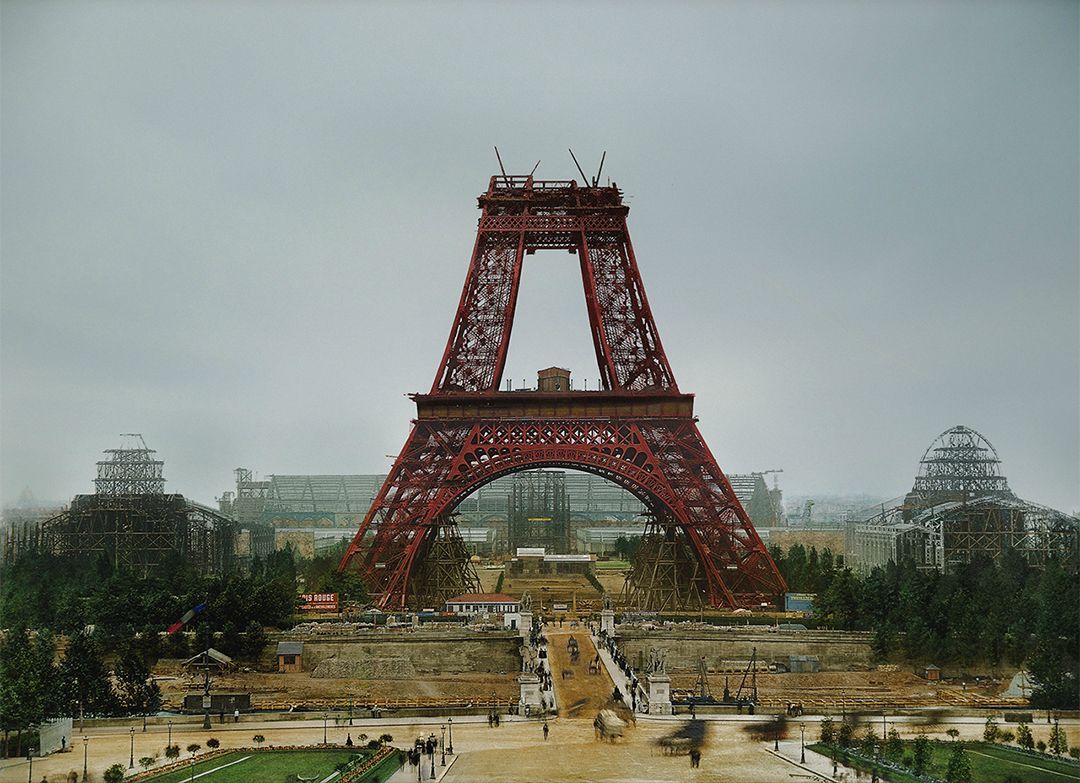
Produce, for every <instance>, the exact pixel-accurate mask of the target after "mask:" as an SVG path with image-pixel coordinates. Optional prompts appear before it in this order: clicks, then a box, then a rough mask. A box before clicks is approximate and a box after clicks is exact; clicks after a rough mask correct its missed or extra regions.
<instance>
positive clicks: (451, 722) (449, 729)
mask: <svg viewBox="0 0 1080 783" xmlns="http://www.w3.org/2000/svg"><path fill="white" fill-rule="evenodd" d="M446 730H447V732H448V734H449V736H450V748H449V750H450V755H451V756H453V755H454V718H453V717H449V718H447V719H446Z"/></svg>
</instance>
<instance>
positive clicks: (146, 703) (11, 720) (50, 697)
mask: <svg viewBox="0 0 1080 783" xmlns="http://www.w3.org/2000/svg"><path fill="white" fill-rule="evenodd" d="M56 649H57V644H56V640H55V639H54V638H53V636H52V634H51V633H49V632H48V631H38V632H31V631H28V630H25V629H23V630H18V631H10V632H8V633H6V634H4V635H3V637H0V729H2V730H3V732H4V755H5V756H7V755H9V751H11V750H12V747H11V743H12V741H14V752H15V753H16V754H19V755H21V753H22V744H23V743H22V740H23V735H24V734H25V733H26V732H27V731H28V730H29V729H30V727H32V726H36V725H39V724H40V723H42V722H44V721H46V720H48V719H50V718H53V717H56V716H58V715H70V716H73V717H76V718H78V717H81V716H93V715H148V714H150V713H153V712H157V711H158V709H160V707H161V689H160V688H159V687H158V684H157V683H156V682H154V680H153V679H152V678H151V676H150V664H149V662H148V661H147V660H146V659H145V658H144V657H143V655H142V654H141V652H140V651H139V650H138V649H137V647H135V646H134V645H129V646H127V647H126V648H125V649H123V650H121V651H120V653H119V654H118V655H117V656H116V657H115V660H114V663H113V667H112V669H111V670H110V669H109V668H108V667H107V666H106V664H105V659H104V656H103V654H102V650H101V646H100V644H99V643H98V642H97V641H95V639H94V638H93V637H92V636H91V635H90V634H89V633H86V632H80V633H77V634H74V635H73V636H71V637H70V638H69V639H68V643H67V646H66V648H65V649H64V652H63V655H62V657H61V658H60V661H59V663H56V662H55V661H56ZM12 735H14V736H12Z"/></svg>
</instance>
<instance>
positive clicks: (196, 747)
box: [187, 742, 202, 756]
mask: <svg viewBox="0 0 1080 783" xmlns="http://www.w3.org/2000/svg"><path fill="white" fill-rule="evenodd" d="M200 750H202V745H200V744H199V743H198V742H192V743H191V744H190V745H188V746H187V752H188V753H190V754H191V755H192V756H194V755H195V754H196V753H198V752H199V751H200Z"/></svg>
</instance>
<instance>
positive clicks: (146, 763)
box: [139, 756, 154, 772]
mask: <svg viewBox="0 0 1080 783" xmlns="http://www.w3.org/2000/svg"><path fill="white" fill-rule="evenodd" d="M139 766H140V767H142V768H143V771H144V772H145V771H146V770H148V769H150V767H152V766H154V757H153V756H143V757H142V758H140V759H139Z"/></svg>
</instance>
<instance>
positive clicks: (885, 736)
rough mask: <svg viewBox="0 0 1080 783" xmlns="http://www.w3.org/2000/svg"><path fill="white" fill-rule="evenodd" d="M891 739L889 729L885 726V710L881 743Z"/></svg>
mask: <svg viewBox="0 0 1080 783" xmlns="http://www.w3.org/2000/svg"><path fill="white" fill-rule="evenodd" d="M888 738H889V729H888V726H887V725H886V724H885V710H882V711H881V741H882V742H885V740H887V739H888Z"/></svg>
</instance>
